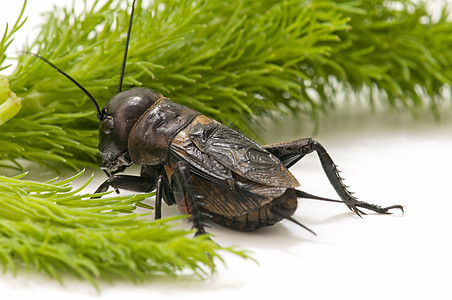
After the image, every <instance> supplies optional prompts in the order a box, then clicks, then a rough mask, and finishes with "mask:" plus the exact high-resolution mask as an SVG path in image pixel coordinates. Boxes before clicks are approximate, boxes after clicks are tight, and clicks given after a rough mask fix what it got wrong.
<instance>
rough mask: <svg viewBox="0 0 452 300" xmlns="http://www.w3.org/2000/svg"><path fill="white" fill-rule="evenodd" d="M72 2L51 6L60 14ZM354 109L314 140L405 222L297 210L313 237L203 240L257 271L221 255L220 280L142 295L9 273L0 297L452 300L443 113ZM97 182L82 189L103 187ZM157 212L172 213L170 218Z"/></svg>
mask: <svg viewBox="0 0 452 300" xmlns="http://www.w3.org/2000/svg"><path fill="white" fill-rule="evenodd" d="M2 2H5V1H4V0H3V1H2ZM19 2H20V1H17V3H13V2H12V1H8V3H9V4H8V5H5V3H2V6H1V7H2V11H1V12H0V17H1V18H0V20H1V24H0V29H1V32H2V33H3V28H4V24H5V23H6V21H9V22H10V23H12V22H14V21H15V18H16V15H17V14H18V12H19V10H20V6H21V3H19ZM29 2H30V3H28V7H27V10H26V15H28V16H29V22H27V27H24V28H23V29H22V30H21V31H20V33H21V35H20V36H17V40H16V43H14V44H13V46H12V47H11V49H10V52H14V50H15V49H21V45H22V43H23V41H24V35H26V34H29V35H31V36H32V34H33V33H32V31H31V28H32V27H33V26H34V25H33V24H36V23H39V22H40V19H39V16H38V13H39V11H47V10H50V9H51V5H52V4H53V3H55V2H56V1H50V0H48V1H42V0H41V1H35V0H31V1H29ZM71 2H72V1H69V0H67V1H61V0H60V1H58V3H59V5H70V3H71ZM449 97H450V96H449ZM447 101H449V102H450V99H447ZM353 105H354V106H359V107H358V108H357V109H356V110H353V112H351V111H349V110H347V109H346V105H344V107H339V108H338V109H337V110H336V111H335V112H334V113H331V114H330V115H329V117H327V118H323V119H322V121H321V127H320V130H319V132H318V134H317V135H316V136H315V138H316V139H317V140H318V141H320V142H321V143H322V144H323V145H324V146H325V148H327V150H328V151H329V152H330V154H331V156H332V157H333V159H334V160H335V162H336V163H337V164H339V165H340V169H341V170H342V171H343V173H342V174H344V177H346V178H347V181H346V183H347V184H349V185H350V186H351V190H353V191H355V192H356V195H357V196H358V197H359V198H360V199H362V200H365V201H368V202H371V203H376V204H379V205H383V206H385V205H392V204H402V205H404V207H405V214H404V215H403V216H401V215H400V214H398V213H397V214H396V215H393V216H378V215H369V216H365V217H364V218H363V219H361V218H359V217H357V216H355V215H353V214H352V213H351V212H349V210H348V209H347V208H346V207H345V205H340V204H332V203H322V202H317V201H312V200H300V202H299V203H300V206H299V209H298V210H297V212H296V214H295V216H294V217H295V218H296V219H297V220H299V221H300V222H302V223H303V224H305V225H307V226H308V227H310V228H311V229H312V230H314V231H315V232H316V233H317V234H318V236H313V235H311V234H310V233H308V232H306V231H305V230H303V229H301V228H299V227H297V226H296V225H294V224H291V223H290V222H288V221H285V222H281V223H279V224H277V225H275V226H273V227H271V228H266V229H263V230H260V231H258V232H254V233H240V232H234V231H231V230H228V229H225V228H222V227H219V226H215V227H214V228H212V229H210V232H211V233H213V234H214V235H215V241H216V242H218V243H220V244H221V245H223V246H229V245H240V246H241V247H242V248H244V249H248V250H250V251H252V253H253V254H252V256H253V257H254V258H255V259H256V260H257V261H258V262H259V265H258V264H256V263H254V262H252V261H245V260H242V259H240V258H237V257H234V256H230V255H225V259H226V265H227V266H226V267H224V266H222V265H221V264H220V263H219V266H218V272H217V273H216V274H214V275H213V276H211V277H209V278H208V279H207V280H204V281H201V280H198V279H196V278H189V279H187V278H184V279H167V278H154V279H152V278H151V279H149V280H148V281H146V282H145V283H143V284H139V285H135V284H133V283H129V282H127V281H123V282H115V283H107V282H101V284H100V285H101V293H100V294H98V293H97V292H96V291H95V290H94V288H93V287H92V286H91V285H90V284H89V283H85V282H82V281H79V280H77V279H73V278H71V277H69V278H66V279H65V283H64V285H63V286H62V285H60V284H59V283H58V282H56V281H54V280H51V279H48V277H47V276H46V275H44V274H36V273H33V272H25V271H21V272H20V273H19V274H18V275H17V276H16V277H14V276H13V275H11V273H9V272H7V273H5V274H2V275H0V298H1V299H18V298H19V297H30V296H32V297H34V298H36V297H37V298H38V299H39V298H40V297H42V298H43V299H44V298H45V299H80V298H81V297H83V299H116V298H117V299H124V298H125V297H129V299H156V298H158V299H173V298H178V299H180V298H184V299H234V298H232V297H238V296H240V298H241V299H250V298H247V297H253V298H252V299H257V298H262V297H264V296H265V298H276V297H277V298H279V299H295V298H296V299H300V298H304V299H330V298H333V297H334V298H337V299H345V298H347V299H410V298H414V297H416V298H417V299H419V298H426V297H428V298H429V299H451V298H452V290H451V289H452V288H451V287H450V284H451V282H452V281H451V279H452V278H451V277H452V276H451V272H452V271H451V270H452V258H451V255H452V246H451V244H452V243H451V242H452V238H451V234H450V232H449V231H450V229H451V228H452V221H451V220H452V218H451V217H450V215H451V213H452V202H451V200H452V199H451V198H452V197H451V191H450V187H451V175H450V173H451V170H452V158H451V153H452V114H451V112H450V108H448V111H445V112H443V115H442V119H441V121H440V122H435V121H433V118H432V116H431V115H429V114H428V113H425V114H422V113H421V114H420V116H419V118H418V119H417V120H413V118H412V117H411V116H409V115H404V114H397V115H395V114H394V115H393V114H389V113H385V112H381V113H378V114H374V115H372V114H370V113H368V112H367V111H366V109H364V108H362V107H361V106H360V105H358V104H357V103H354V104H353ZM383 111H384V110H383ZM306 124H309V120H307V119H306V117H304V116H300V117H298V118H292V119H290V120H288V119H283V118H281V120H280V121H278V122H267V123H265V124H263V125H262V126H263V131H265V135H266V136H267V140H268V141H269V142H275V141H283V140H288V139H294V138H298V137H303V136H309V135H310V133H311V128H307V127H306ZM302 127H303V128H302ZM292 170H293V173H294V174H295V176H296V177H297V178H298V179H299V181H300V183H301V184H302V188H303V189H304V190H305V191H307V192H310V193H313V194H318V195H323V196H328V197H335V198H337V197H336V196H335V194H334V191H333V190H332V188H331V187H330V186H329V184H328V181H327V179H326V177H325V176H324V175H323V173H322V170H321V167H320V164H319V163H318V161H317V157H316V155H315V154H312V155H311V156H309V157H307V158H305V159H303V161H302V162H300V163H298V164H297V165H296V166H295V167H293V169H292ZM36 172H38V170H36ZM98 175H99V176H97V180H98V181H97V182H93V183H92V184H91V185H90V186H89V189H94V188H95V187H96V186H97V184H98V183H99V182H101V181H102V180H104V177H103V175H102V174H100V173H99V174H98ZM87 176H88V174H87V175H86V177H85V179H86V178H87ZM149 201H150V203H151V204H152V200H149ZM163 213H164V214H165V215H170V214H177V213H178V211H177V208H173V207H172V208H165V210H164V212H163ZM183 225H184V226H187V228H188V227H189V226H190V224H183ZM63 297H64V298H63Z"/></svg>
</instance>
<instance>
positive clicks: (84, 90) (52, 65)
mask: <svg viewBox="0 0 452 300" xmlns="http://www.w3.org/2000/svg"><path fill="white" fill-rule="evenodd" d="M25 53H26V54H29V55H32V56H34V57H36V58H39V59H40V60H42V61H44V62H45V63H47V64H48V65H50V66H51V67H52V68H54V69H55V70H57V71H58V72H60V73H61V74H63V75H64V76H65V77H66V78H68V79H69V80H70V81H72V82H73V83H74V84H75V85H76V86H77V87H78V88H79V89H81V90H82V92H84V93H85V95H86V96H88V98H89V99H90V100H91V102H93V104H94V106H95V107H96V111H97V118H98V119H99V121H102V120H103V114H102V112H101V110H100V108H99V104H97V102H96V99H94V97H93V96H92V95H91V94H90V93H89V92H88V91H87V90H86V89H85V88H84V87H83V86H82V85H81V84H80V83H78V82H77V81H76V80H75V79H74V78H72V77H71V76H69V75H68V74H66V73H65V72H64V71H63V70H61V69H60V68H58V67H57V66H55V65H54V64H52V63H51V62H50V61H48V60H47V59H45V58H44V57H42V56H40V55H38V54H36V53H33V52H29V51H26V52H25Z"/></svg>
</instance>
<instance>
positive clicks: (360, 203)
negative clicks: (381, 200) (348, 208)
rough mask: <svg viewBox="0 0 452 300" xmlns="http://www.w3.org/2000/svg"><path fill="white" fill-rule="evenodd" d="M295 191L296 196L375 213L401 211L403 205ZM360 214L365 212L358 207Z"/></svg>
mask: <svg viewBox="0 0 452 300" xmlns="http://www.w3.org/2000/svg"><path fill="white" fill-rule="evenodd" d="M295 193H296V195H297V197H299V198H304V199H314V200H321V201H327V202H336V203H344V204H346V205H353V206H355V207H359V208H365V209H368V210H371V211H374V212H376V213H379V214H387V215H388V214H391V212H390V210H391V209H395V208H397V209H400V210H402V212H403V206H401V205H391V206H387V207H382V206H379V205H375V204H371V203H367V202H364V201H360V200H357V199H355V200H352V201H345V200H335V199H329V198H325V197H320V196H316V195H312V194H309V193H306V192H303V191H300V190H297V189H296V190H295ZM361 214H363V215H365V214H366V213H365V212H363V211H361V210H359V209H358V213H357V215H358V216H360V215H361Z"/></svg>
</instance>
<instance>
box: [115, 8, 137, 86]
mask: <svg viewBox="0 0 452 300" xmlns="http://www.w3.org/2000/svg"><path fill="white" fill-rule="evenodd" d="M134 11H135V0H133V2H132V11H131V13H130V21H129V29H128V30H127V39H126V48H125V49H124V58H123V59H122V68H121V77H119V86H118V94H119V93H120V92H121V89H122V81H123V80H124V71H125V69H126V60H127V52H128V51H129V41H130V32H131V31H132V21H133V12H134Z"/></svg>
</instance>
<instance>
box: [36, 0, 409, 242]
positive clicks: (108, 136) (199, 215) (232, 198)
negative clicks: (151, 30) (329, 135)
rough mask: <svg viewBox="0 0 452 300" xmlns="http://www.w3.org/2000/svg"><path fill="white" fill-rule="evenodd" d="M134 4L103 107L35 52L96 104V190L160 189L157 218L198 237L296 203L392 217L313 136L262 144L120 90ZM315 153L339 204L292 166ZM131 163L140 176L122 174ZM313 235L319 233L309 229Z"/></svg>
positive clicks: (145, 94)
mask: <svg viewBox="0 0 452 300" xmlns="http://www.w3.org/2000/svg"><path fill="white" fill-rule="evenodd" d="M134 7H135V0H134V1H133V4H132V12H131V15H130V23H129V29H128V34H127V41H126V46H125V51H124V59H123V64H122V71H121V76H120V83H119V88H118V94H117V95H116V96H114V97H113V98H111V99H110V100H109V101H108V103H107V104H106V105H105V107H104V108H103V109H102V110H101V109H100V108H99V106H98V104H97V102H96V100H95V99H94V98H93V97H92V96H91V94H90V93H89V92H88V91H87V90H86V89H85V88H83V87H82V86H81V85H80V84H79V83H77V82H76V81H75V80H74V79H73V78H71V77H70V76H69V75H68V74H66V73H64V72H63V71H61V70H60V69H59V68H57V67H56V66H55V65H53V64H52V63H50V62H49V61H48V60H46V59H45V58H42V57H41V56H39V55H37V54H33V53H31V54H32V55H34V56H35V57H37V58H39V59H41V60H43V61H45V62H46V63H48V64H49V65H51V66H52V67H53V68H55V69H56V70H57V71H58V72H60V73H61V74H63V75H64V76H66V77H67V78H68V79H70V80H71V81H72V82H73V83H74V84H76V85H77V86H78V87H79V88H80V89H81V90H82V91H83V92H84V93H85V94H86V95H87V96H88V97H89V98H90V99H91V101H92V102H93V103H94V105H95V107H96V110H97V117H98V119H99V121H100V122H101V123H100V129H99V152H100V156H101V158H102V166H101V169H102V170H104V172H105V173H106V174H107V176H108V179H107V180H106V181H105V182H104V183H102V184H101V185H100V186H99V188H98V189H97V191H96V193H102V192H105V191H107V190H108V188H110V187H113V188H114V189H116V190H117V189H126V190H131V191H134V192H143V193H144V192H151V191H154V190H156V200H155V218H156V219H159V218H161V204H162V199H163V200H164V201H165V203H166V204H167V205H174V204H176V205H177V206H178V207H179V210H180V211H181V212H182V213H183V214H189V215H191V219H192V222H193V226H194V228H195V229H196V235H198V234H203V233H205V230H204V225H205V223H204V220H206V219H211V220H213V221H214V222H215V223H217V224H220V225H222V226H225V227H229V228H232V229H236V230H241V231H253V230H256V229H258V228H261V227H264V226H271V225H274V224H275V223H277V222H279V221H281V220H284V219H287V220H290V221H292V222H295V223H296V224H298V225H300V226H302V227H303V228H305V229H307V230H309V231H310V232H312V231H311V230H310V229H309V228H307V227H305V226H304V225H302V224H300V223H299V222H298V221H296V220H295V219H293V218H292V215H293V214H294V212H295V210H296V209H297V201H298V198H310V199H318V200H325V201H332V202H341V203H345V204H346V205H347V206H348V208H349V209H350V210H352V211H353V212H355V213H356V214H357V215H359V216H361V215H362V214H365V213H364V212H363V211H362V210H361V209H360V208H363V209H368V210H371V211H374V212H376V213H379V214H389V213H390V212H389V211H390V210H391V209H400V210H402V212H403V207H402V206H401V205H393V206H389V207H380V206H377V205H374V204H369V203H366V202H363V201H359V200H358V199H357V198H355V197H354V196H353V195H352V193H351V192H349V191H348V189H347V187H346V186H345V185H344V184H343V179H342V178H341V177H340V175H339V171H338V169H337V166H336V164H335V163H334V162H333V160H332V159H331V157H330V156H329V154H328V153H327V151H326V150H325V148H324V147H323V146H322V145H321V144H319V143H318V142H316V141H314V140H313V139H310V138H303V139H298V140H294V141H290V142H282V143H276V144H270V145H264V146H260V145H258V144H257V143H255V142H253V141H252V140H250V139H248V138H246V137H245V136H243V135H242V134H240V133H238V132H236V131H234V130H232V129H231V128H229V127H227V126H225V125H223V124H221V123H219V122H217V121H215V120H213V119H211V118H209V117H207V116H205V115H202V114H201V113H199V112H197V111H194V110H192V109H190V108H188V107H185V106H182V105H179V104H177V103H175V102H172V101H171V100H170V99H168V98H166V97H164V96H163V95H161V94H160V93H158V92H156V91H153V90H150V89H147V88H132V89H130V90H127V91H121V88H122V81H123V77H124V70H125V62H126V58H127V49H128V45H129V39H130V32H131V28H132V20H133V13H134ZM312 152H316V153H317V154H318V156H319V159H320V162H321V165H322V167H323V170H324V172H325V174H326V176H327V178H328V179H329V181H330V183H331V185H332V186H333V187H334V189H335V191H336V192H337V194H338V196H339V197H340V199H341V200H332V199H327V198H323V197H319V196H315V195H311V194H309V193H306V192H303V191H301V190H299V189H297V187H298V186H299V183H298V181H297V179H295V177H294V176H293V175H292V174H291V172H290V171H289V168H290V167H291V166H293V165H294V164H295V163H296V162H298V161H299V160H300V159H302V158H303V157H304V156H305V155H306V154H309V153H312ZM132 164H137V165H140V166H141V173H140V176H132V175H124V174H118V173H121V172H123V171H124V170H125V169H126V168H127V167H129V166H131V165H132ZM312 233H314V232H312Z"/></svg>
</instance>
